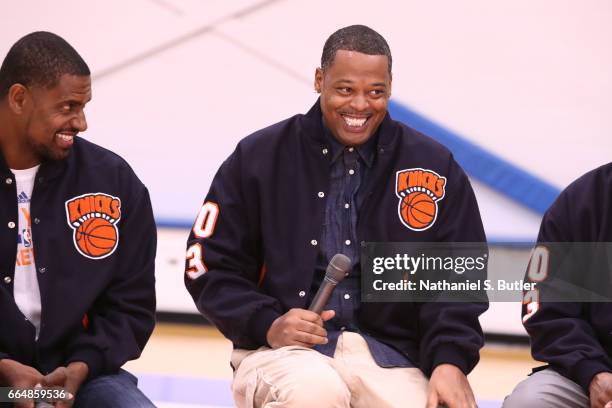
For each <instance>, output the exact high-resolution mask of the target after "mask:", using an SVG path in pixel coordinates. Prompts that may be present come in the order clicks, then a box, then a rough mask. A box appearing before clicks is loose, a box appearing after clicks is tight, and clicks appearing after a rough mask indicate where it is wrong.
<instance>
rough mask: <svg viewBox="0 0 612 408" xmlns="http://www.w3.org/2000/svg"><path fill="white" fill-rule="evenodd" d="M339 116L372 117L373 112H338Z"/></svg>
mask: <svg viewBox="0 0 612 408" xmlns="http://www.w3.org/2000/svg"><path fill="white" fill-rule="evenodd" d="M338 113H339V114H340V115H352V116H372V115H374V113H373V112H349V111H340V112H338Z"/></svg>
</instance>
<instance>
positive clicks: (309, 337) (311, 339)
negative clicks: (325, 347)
mask: <svg viewBox="0 0 612 408" xmlns="http://www.w3.org/2000/svg"><path fill="white" fill-rule="evenodd" d="M295 339H296V340H297V341H300V342H302V343H306V344H310V347H312V346H314V345H315V344H327V337H322V336H317V335H314V334H310V333H306V332H297V333H296V336H295Z"/></svg>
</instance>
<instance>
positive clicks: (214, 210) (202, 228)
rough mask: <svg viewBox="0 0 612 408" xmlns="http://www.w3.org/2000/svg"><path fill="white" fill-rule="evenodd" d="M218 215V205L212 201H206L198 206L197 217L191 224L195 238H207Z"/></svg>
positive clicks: (213, 229)
mask: <svg viewBox="0 0 612 408" xmlns="http://www.w3.org/2000/svg"><path fill="white" fill-rule="evenodd" d="M218 216H219V206H218V205H217V204H215V203H213V202H210V201H207V202H205V203H204V205H202V208H200V212H199V213H198V217H197V218H196V220H195V223H194V224H193V229H192V230H193V234H194V235H195V236H196V238H208V237H210V236H212V234H213V232H214V231H215V224H216V223H217V217H218Z"/></svg>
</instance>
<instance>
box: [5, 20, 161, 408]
mask: <svg viewBox="0 0 612 408" xmlns="http://www.w3.org/2000/svg"><path fill="white" fill-rule="evenodd" d="M90 99H91V79H90V72H89V68H88V67H87V64H86V63H85V62H84V61H83V59H82V58H81V56H80V55H79V54H78V53H77V52H76V50H74V48H72V47H71V46H70V45H69V44H68V43H67V42H66V41H65V40H63V39H62V38H60V37H58V36H57V35H55V34H52V33H48V32H36V33H32V34H29V35H27V36H25V37H23V38H21V39H20V40H19V41H17V42H16V43H15V44H14V45H13V47H12V48H11V49H10V50H9V52H8V54H7V55H6V57H5V59H4V61H3V63H2V67H0V152H1V154H0V180H1V185H2V187H1V188H0V201H1V205H0V220H2V229H1V230H0V231H1V232H0V236H1V239H0V315H1V316H2V318H1V319H0V386H1V387H12V388H16V387H19V388H27V389H31V388H34V387H36V386H40V385H42V386H60V387H62V388H64V389H66V390H67V391H68V392H69V393H70V394H72V395H73V396H75V398H74V397H73V398H71V399H68V400H66V401H62V402H58V403H57V404H56V405H55V406H56V407H59V408H67V407H72V406H74V407H93V406H95V407H126V408H127V407H129V408H133V407H152V406H153V405H152V404H151V402H150V401H149V400H148V399H147V398H146V397H145V396H144V395H143V394H142V393H141V392H140V391H139V390H138V388H137V387H136V379H135V378H134V377H133V376H132V375H131V374H129V373H127V372H125V371H122V370H120V367H121V366H122V365H123V364H124V363H125V362H126V361H127V360H130V359H134V358H137V357H138V356H139V355H140V352H141V351H142V349H143V347H144V345H145V343H146V342H147V340H148V338H149V336H150V334H151V332H152V330H153V326H154V310H155V287H154V284H155V279H154V258H155V247H156V229H155V223H154V221H153V215H152V210H151V204H150V201H149V195H148V192H147V189H146V188H145V186H144V185H143V184H142V183H141V182H140V180H138V178H137V177H136V175H135V174H134V173H133V171H132V170H131V169H130V167H129V166H128V164H127V163H126V162H125V161H123V160H122V159H121V158H119V157H118V156H117V155H115V154H113V153H112V152H110V151H108V150H105V149H103V148H101V147H99V146H96V145H94V144H92V143H90V142H87V141H86V140H84V139H81V138H80V137H79V136H77V134H78V133H80V132H84V131H85V130H86V129H87V122H86V119H85V113H84V108H85V105H86V104H87V103H88V102H89V101H90ZM0 405H2V403H0ZM17 406H19V407H33V406H34V405H33V402H25V401H21V402H20V404H18V405H17Z"/></svg>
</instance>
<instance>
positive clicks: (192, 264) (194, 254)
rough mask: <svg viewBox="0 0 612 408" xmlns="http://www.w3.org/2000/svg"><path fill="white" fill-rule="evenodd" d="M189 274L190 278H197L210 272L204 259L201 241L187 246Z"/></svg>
mask: <svg viewBox="0 0 612 408" xmlns="http://www.w3.org/2000/svg"><path fill="white" fill-rule="evenodd" d="M187 262H188V265H189V266H188V267H187V271H186V273H187V276H188V277H189V279H196V278H197V277H199V276H201V275H204V274H205V273H206V272H208V269H206V265H204V261H203V260H202V245H201V244H200V243H197V244H193V245H192V246H190V247H189V248H187Z"/></svg>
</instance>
